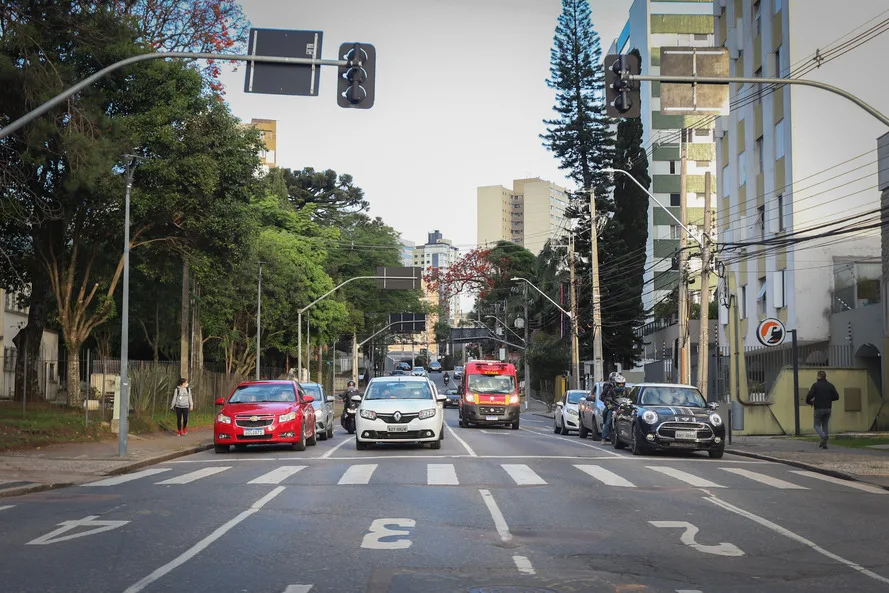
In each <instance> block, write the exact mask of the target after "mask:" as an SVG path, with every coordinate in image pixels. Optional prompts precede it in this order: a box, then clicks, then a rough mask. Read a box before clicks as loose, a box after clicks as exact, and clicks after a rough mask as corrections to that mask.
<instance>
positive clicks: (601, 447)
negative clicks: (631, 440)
mask: <svg viewBox="0 0 889 593" xmlns="http://www.w3.org/2000/svg"><path fill="white" fill-rule="evenodd" d="M519 430H524V431H527V432H530V433H531V434H536V435H539V436H545V437H547V438H553V439H559V440H560V441H567V442H569V443H572V444H575V445H580V446H581V447H589V448H590V449H595V450H597V451H600V452H602V453H608V454H609V455H611V456H612V457H620V458H621V459H624V458H625V457H624V456H623V455H621V454H620V453H617V452H615V451H609V450H608V449H606V448H605V447H607V446H608V445H591V444H589V443H583V442H581V441H580V438H576V439H569V438H568V437H563V436H557V435H554V434H552V431H539V430H535V429H533V428H525V427H524V426H522V427H520V428H519Z"/></svg>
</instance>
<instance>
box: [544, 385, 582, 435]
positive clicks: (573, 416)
mask: <svg viewBox="0 0 889 593" xmlns="http://www.w3.org/2000/svg"><path fill="white" fill-rule="evenodd" d="M588 394H589V392H587V391H582V390H580V389H570V390H568V391H567V392H566V393H565V397H563V398H562V399H561V400H559V401H557V402H556V409H555V411H554V413H553V432H555V433H556V434H568V432H569V431H572V430H578V429H579V427H580V423H579V420H578V415H577V414H578V413H577V404H578V403H579V402H580V401H581V400H583V399H584V398H586V397H587V395H588Z"/></svg>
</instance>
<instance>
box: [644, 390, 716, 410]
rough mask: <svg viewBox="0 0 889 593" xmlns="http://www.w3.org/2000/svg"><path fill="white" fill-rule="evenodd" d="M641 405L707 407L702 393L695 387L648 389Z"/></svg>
mask: <svg viewBox="0 0 889 593" xmlns="http://www.w3.org/2000/svg"><path fill="white" fill-rule="evenodd" d="M639 403H640V404H641V405H643V406H686V407H691V408H704V407H706V406H707V402H705V401H704V397H703V396H702V395H701V392H700V391H698V390H697V389H695V388H694V387H646V388H645V390H644V391H643V392H642V401H640V402H639Z"/></svg>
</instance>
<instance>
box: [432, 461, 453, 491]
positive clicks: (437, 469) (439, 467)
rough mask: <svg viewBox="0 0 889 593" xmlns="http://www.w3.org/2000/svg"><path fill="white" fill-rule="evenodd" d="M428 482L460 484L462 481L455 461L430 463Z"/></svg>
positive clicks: (438, 484)
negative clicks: (459, 478)
mask: <svg viewBox="0 0 889 593" xmlns="http://www.w3.org/2000/svg"><path fill="white" fill-rule="evenodd" d="M426 483H427V484H429V485H430V486H458V485H459V484H460V481H459V480H458V479H457V470H456V468H454V464H453V463H430V464H428V465H427V466H426Z"/></svg>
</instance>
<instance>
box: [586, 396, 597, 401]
mask: <svg viewBox="0 0 889 593" xmlns="http://www.w3.org/2000/svg"><path fill="white" fill-rule="evenodd" d="M586 400H587V401H588V402H594V401H596V396H595V395H588V396H587V397H586Z"/></svg>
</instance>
